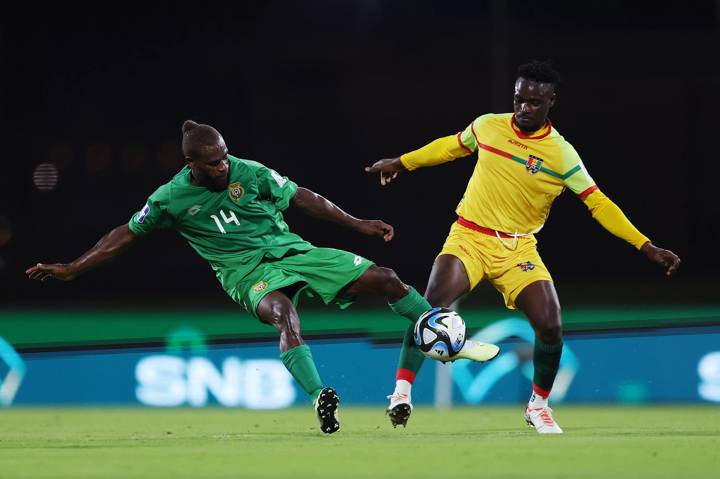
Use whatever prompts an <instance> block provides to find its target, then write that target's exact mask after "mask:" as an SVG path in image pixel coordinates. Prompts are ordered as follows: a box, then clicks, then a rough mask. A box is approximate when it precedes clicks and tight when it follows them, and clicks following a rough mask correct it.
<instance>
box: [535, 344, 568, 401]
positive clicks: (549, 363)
mask: <svg viewBox="0 0 720 479" xmlns="http://www.w3.org/2000/svg"><path fill="white" fill-rule="evenodd" d="M562 347H563V342H562V341H560V342H559V343H556V344H545V343H543V342H542V341H540V340H539V339H538V338H535V350H534V351H533V365H534V366H535V374H534V375H533V384H535V386H537V387H539V388H541V389H544V390H545V391H550V390H551V389H552V385H553V382H555V376H556V375H557V372H558V369H559V368H560V356H561V355H562Z"/></svg>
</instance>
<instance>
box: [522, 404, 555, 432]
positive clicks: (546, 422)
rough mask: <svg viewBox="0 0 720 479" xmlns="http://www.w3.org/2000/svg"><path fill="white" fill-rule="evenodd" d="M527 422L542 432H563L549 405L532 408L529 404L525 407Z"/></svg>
mask: <svg viewBox="0 0 720 479" xmlns="http://www.w3.org/2000/svg"><path fill="white" fill-rule="evenodd" d="M525 422H527V424H528V426H530V427H534V428H535V430H536V431H537V432H538V433H540V434H562V432H563V430H562V429H560V426H558V424H557V423H556V422H555V419H553V417H552V409H550V408H549V407H547V406H546V407H537V408H531V407H530V406H529V405H528V407H527V408H526V409H525Z"/></svg>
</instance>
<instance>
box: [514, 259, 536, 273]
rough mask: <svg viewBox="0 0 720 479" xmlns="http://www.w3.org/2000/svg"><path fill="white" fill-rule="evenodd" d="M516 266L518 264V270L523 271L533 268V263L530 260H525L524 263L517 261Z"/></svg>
mask: <svg viewBox="0 0 720 479" xmlns="http://www.w3.org/2000/svg"><path fill="white" fill-rule="evenodd" d="M517 266H518V268H520V271H523V272H525V273H527V272H528V271H532V270H534V269H535V265H534V264H532V261H525V262H524V263H518V265H517Z"/></svg>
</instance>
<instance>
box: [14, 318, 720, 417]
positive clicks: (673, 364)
mask: <svg viewBox="0 0 720 479" xmlns="http://www.w3.org/2000/svg"><path fill="white" fill-rule="evenodd" d="M474 338H475V339H477V340H481V341H488V342H495V343H497V344H499V345H501V348H502V352H501V354H500V356H499V357H498V358H496V359H495V360H493V361H491V362H489V363H487V364H476V363H471V362H469V361H465V360H459V361H456V362H455V363H452V364H449V365H441V364H440V363H436V362H434V361H431V360H427V361H426V363H425V365H424V367H423V369H422V370H421V372H420V374H419V375H418V377H417V380H416V382H415V387H414V389H413V401H414V403H415V404H432V403H433V402H434V401H435V399H436V398H435V395H436V382H437V381H439V377H440V376H441V375H443V374H445V375H449V377H450V379H451V381H448V384H452V394H451V396H452V401H453V403H454V404H470V405H473V404H486V403H489V404H498V403H500V404H501V403H522V402H524V401H526V400H527V398H528V396H529V393H530V388H531V377H532V347H533V332H532V329H531V328H530V326H529V325H528V323H527V321H525V320H524V319H519V318H509V319H506V320H503V321H498V322H496V323H494V324H492V325H490V326H488V327H487V328H485V329H483V330H482V331H480V332H479V333H477V334H476V335H475V336H474ZM310 346H311V348H312V351H313V356H314V357H315V360H316V363H317V365H318V369H319V371H320V374H321V376H322V378H323V380H324V382H325V383H326V384H328V385H332V386H333V387H335V388H337V389H338V391H339V392H340V394H341V398H342V401H343V404H345V405H380V404H384V403H385V402H386V398H385V397H386V395H388V394H389V393H391V392H392V389H393V387H394V375H395V365H396V362H397V355H398V352H399V345H397V344H391V345H379V344H375V343H372V342H371V341H369V340H367V339H363V338H356V339H345V340H325V341H324V340H319V341H312V342H311V344H310ZM0 363H1V365H0V404H3V405H9V404H10V403H12V404H15V405H133V404H135V405H145V406H154V407H174V406H191V407H203V406H207V405H221V406H227V407H245V408H254V409H257V408H259V409H263V408H283V407H288V406H293V405H309V400H308V398H307V396H306V395H305V393H304V392H303V391H302V390H301V389H300V388H299V387H298V386H297V385H296V384H295V382H294V380H293V379H292V377H291V376H290V375H289V373H288V372H287V371H286V370H285V368H284V366H283V364H282V362H281V361H280V360H279V357H278V348H277V344H275V343H272V344H270V343H243V344H238V345H232V346H229V345H223V346H212V345H206V344H205V343H204V341H203V339H202V338H198V337H196V336H193V335H192V332H188V331H183V332H182V334H179V335H176V336H174V337H173V338H169V340H168V344H167V347H166V348H153V349H132V350H112V351H98V350H94V351H93V350H90V351H79V352H59V353H58V352H55V353H29V354H23V355H18V354H17V353H15V351H13V350H12V348H11V347H10V346H9V345H8V344H7V343H5V342H0ZM440 384H445V381H441V382H440ZM446 392H447V391H446ZM444 397H447V394H444ZM553 401H554V402H558V401H565V402H577V403H593V402H602V403H617V402H621V403H645V402H717V403H720V326H708V327H697V328H686V329H678V328H672V329H658V330H653V331H637V332H628V331H623V332H622V333H620V332H618V333H613V332H602V333H578V334H573V335H571V336H568V337H566V340H565V349H564V351H563V357H562V361H561V369H560V372H559V374H558V377H557V379H556V382H555V386H554V388H553Z"/></svg>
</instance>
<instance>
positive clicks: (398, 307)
mask: <svg viewBox="0 0 720 479" xmlns="http://www.w3.org/2000/svg"><path fill="white" fill-rule="evenodd" d="M390 309H392V310H393V312H395V313H397V314H399V315H400V316H404V317H405V318H407V319H409V320H410V321H412V323H413V324H415V321H417V320H418V318H419V317H420V316H421V315H422V314H423V313H424V312H425V311H427V310H428V309H432V306H430V303H428V302H427V300H426V299H425V298H423V297H422V296H420V293H418V292H417V291H415V288H413V287H410V291H409V292H408V294H406V295H405V296H403V297H402V298H400V299H398V300H397V301H396V302H394V303H393V304H391V305H390Z"/></svg>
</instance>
